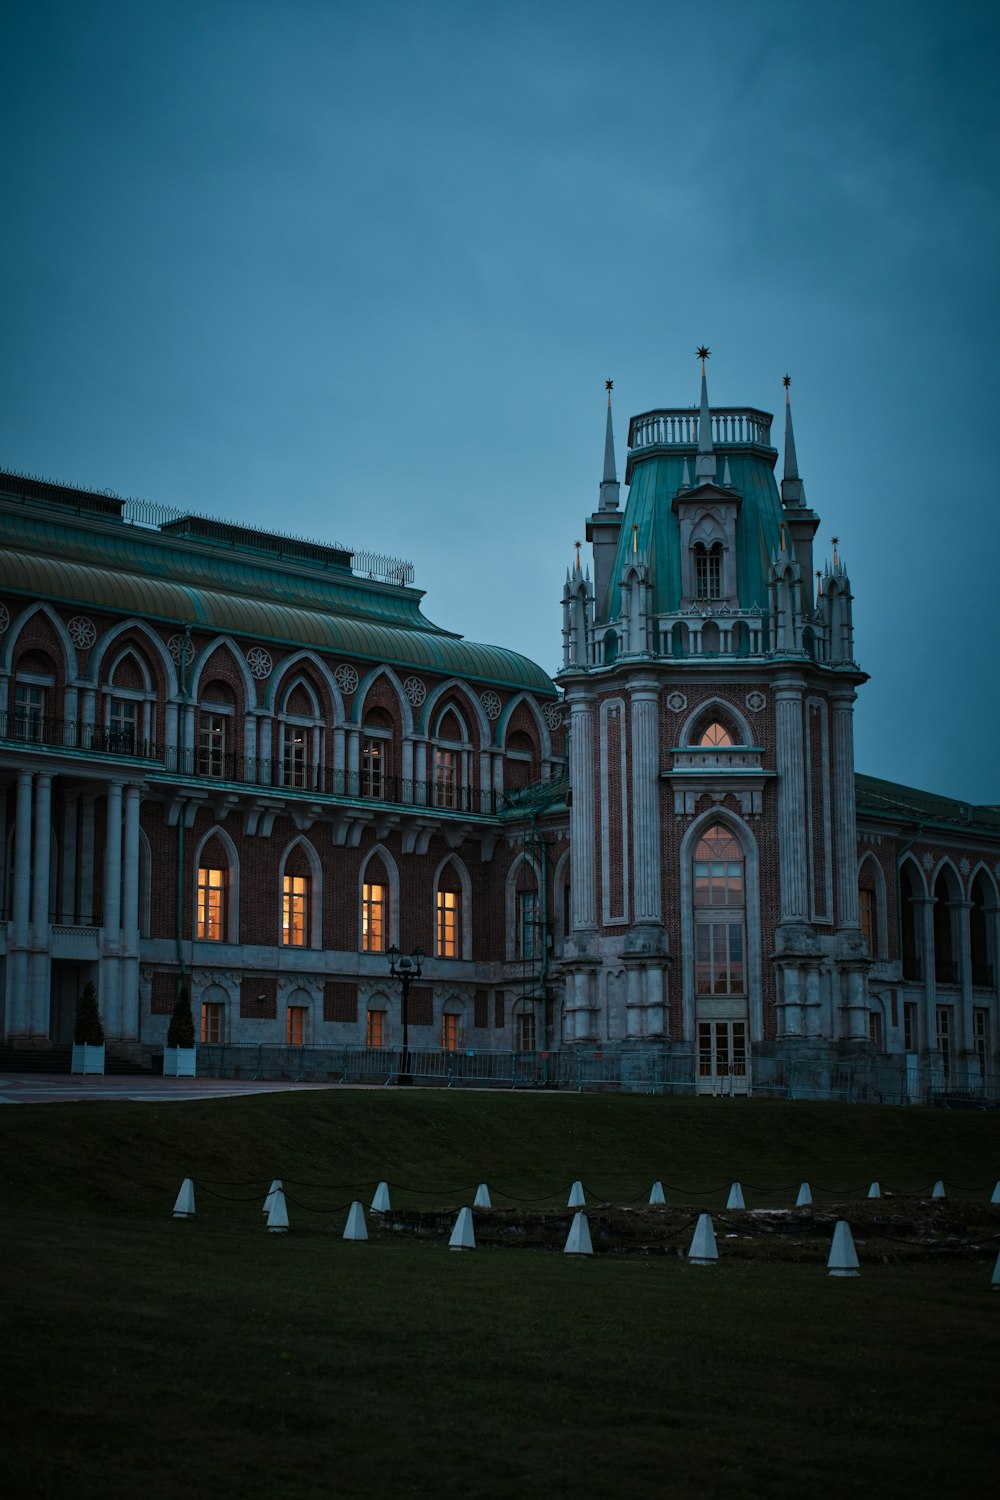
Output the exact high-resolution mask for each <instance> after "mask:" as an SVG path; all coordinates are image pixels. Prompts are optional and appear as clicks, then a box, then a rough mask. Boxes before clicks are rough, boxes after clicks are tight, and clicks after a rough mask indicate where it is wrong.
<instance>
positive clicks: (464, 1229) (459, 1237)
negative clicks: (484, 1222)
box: [448, 1208, 476, 1250]
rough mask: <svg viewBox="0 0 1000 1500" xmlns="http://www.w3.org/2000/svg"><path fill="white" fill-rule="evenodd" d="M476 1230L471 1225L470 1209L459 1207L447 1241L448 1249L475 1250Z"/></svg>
mask: <svg viewBox="0 0 1000 1500" xmlns="http://www.w3.org/2000/svg"><path fill="white" fill-rule="evenodd" d="M475 1248H476V1231H475V1229H474V1228H473V1227H472V1209H471V1208H460V1209H459V1211H458V1218H457V1219H456V1220H455V1227H454V1229H453V1230H452V1231H451V1239H450V1240H449V1241H448V1249H449V1250H475Z"/></svg>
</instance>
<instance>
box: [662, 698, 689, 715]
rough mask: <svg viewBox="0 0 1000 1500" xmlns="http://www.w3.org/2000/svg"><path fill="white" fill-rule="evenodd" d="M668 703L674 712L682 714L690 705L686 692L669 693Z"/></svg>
mask: <svg viewBox="0 0 1000 1500" xmlns="http://www.w3.org/2000/svg"><path fill="white" fill-rule="evenodd" d="M666 704H667V707H668V708H669V710H670V712H671V713H672V714H682V713H683V712H684V710H685V709H686V708H687V706H688V701H687V694H686V693H668V694H667V697H666Z"/></svg>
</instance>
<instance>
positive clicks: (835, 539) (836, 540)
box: [830, 536, 840, 567]
mask: <svg viewBox="0 0 1000 1500" xmlns="http://www.w3.org/2000/svg"><path fill="white" fill-rule="evenodd" d="M830 541H831V542H832V544H833V566H834V567H836V566H837V548H838V547H839V545H840V537H839V536H832V537H831V538H830Z"/></svg>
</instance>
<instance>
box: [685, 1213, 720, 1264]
mask: <svg viewBox="0 0 1000 1500" xmlns="http://www.w3.org/2000/svg"><path fill="white" fill-rule="evenodd" d="M718 1258H719V1247H718V1245H717V1244H716V1243H715V1225H714V1224H713V1223H712V1215H711V1214H699V1215H698V1222H697V1224H696V1225H695V1226H694V1235H693V1237H692V1240H691V1248H690V1250H689V1251H688V1260H689V1261H690V1263H691V1265H693V1266H714V1265H715V1263H716V1261H717V1260H718Z"/></svg>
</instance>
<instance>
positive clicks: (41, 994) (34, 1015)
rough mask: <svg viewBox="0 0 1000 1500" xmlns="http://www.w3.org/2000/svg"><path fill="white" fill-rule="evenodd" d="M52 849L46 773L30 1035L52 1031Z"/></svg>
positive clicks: (41, 780) (39, 785)
mask: <svg viewBox="0 0 1000 1500" xmlns="http://www.w3.org/2000/svg"><path fill="white" fill-rule="evenodd" d="M51 852H52V777H51V776H49V775H45V774H42V775H40V776H39V777H38V778H37V779H36V781H35V849H34V870H33V880H32V891H31V944H32V949H33V952H32V955H31V964H30V972H31V981H30V1000H29V1014H28V1034H29V1036H45V1037H47V1036H48V1034H49V981H50V975H51V971H52V961H51V958H50V957H49V950H50V947H51V943H50V939H49V875H50V873H51V863H52V861H51Z"/></svg>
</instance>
